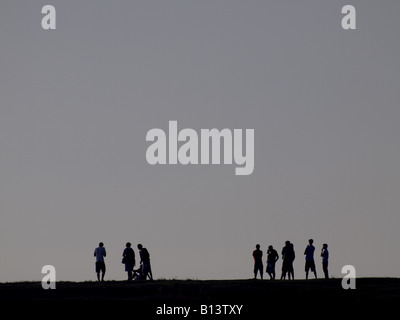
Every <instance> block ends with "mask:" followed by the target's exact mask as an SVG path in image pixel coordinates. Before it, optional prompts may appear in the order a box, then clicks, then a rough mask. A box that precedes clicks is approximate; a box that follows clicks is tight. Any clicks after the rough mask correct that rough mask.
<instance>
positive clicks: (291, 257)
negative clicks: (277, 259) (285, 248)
mask: <svg viewBox="0 0 400 320" xmlns="http://www.w3.org/2000/svg"><path fill="white" fill-rule="evenodd" d="M289 257H290V268H289V280H290V275H292V280H294V268H293V261H294V259H295V253H294V244H293V243H291V244H290V251H289Z"/></svg>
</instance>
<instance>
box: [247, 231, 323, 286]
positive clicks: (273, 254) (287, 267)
mask: <svg viewBox="0 0 400 320" xmlns="http://www.w3.org/2000/svg"><path fill="white" fill-rule="evenodd" d="M313 243H314V240H313V239H310V240H308V245H307V247H306V249H305V251H304V255H305V258H306V263H305V272H306V279H308V273H309V271H310V270H311V271H312V272H313V273H314V276H315V279H317V270H316V268H315V262H314V251H315V247H314V246H313ZM281 255H282V274H281V280H284V279H286V275H287V276H288V278H289V280H290V279H292V280H293V279H294V268H293V261H294V259H295V257H296V255H295V252H294V245H293V243H291V242H290V241H286V242H285V246H284V247H283V248H282V252H281ZM262 257H263V252H262V251H261V250H260V245H259V244H257V245H256V250H254V251H253V258H254V279H256V278H257V274H258V273H260V277H261V279H263V274H264V265H263V260H262ZM321 257H322V270H323V272H324V275H325V279H329V273H328V260H329V251H328V245H327V244H326V243H324V244H323V246H322V249H321ZM278 259H279V255H278V252H277V251H276V250H275V249H274V248H273V246H271V245H270V246H268V250H267V268H266V273H268V275H269V276H270V279H271V280H273V279H275V264H276V262H277V261H278Z"/></svg>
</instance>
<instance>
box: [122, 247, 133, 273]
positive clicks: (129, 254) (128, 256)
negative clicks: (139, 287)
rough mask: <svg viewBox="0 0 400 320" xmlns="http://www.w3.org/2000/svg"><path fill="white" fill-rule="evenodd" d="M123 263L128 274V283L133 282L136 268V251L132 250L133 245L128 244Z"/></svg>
mask: <svg viewBox="0 0 400 320" xmlns="http://www.w3.org/2000/svg"><path fill="white" fill-rule="evenodd" d="M122 256H123V258H122V263H124V264H125V271H126V272H128V281H131V280H132V271H133V267H134V266H135V251H133V249H132V248H131V243H130V242H127V243H126V248H125V249H124V252H123V253H122Z"/></svg>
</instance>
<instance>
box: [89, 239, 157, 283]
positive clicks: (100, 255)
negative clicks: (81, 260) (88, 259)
mask: <svg viewBox="0 0 400 320" xmlns="http://www.w3.org/2000/svg"><path fill="white" fill-rule="evenodd" d="M137 248H138V250H139V255H140V263H139V268H138V269H136V270H135V269H134V267H135V265H136V259H135V251H134V250H133V249H132V244H131V243H130V242H127V243H126V247H125V249H124V251H123V252H122V263H123V264H124V265H125V271H126V272H127V273H128V279H127V280H128V281H131V280H146V279H147V278H149V279H150V280H153V274H152V272H151V265H150V254H149V251H148V250H147V249H146V248H144V247H143V246H142V245H141V244H140V243H139V244H138V245H137ZM106 255H107V253H106V249H105V248H104V243H103V242H100V243H99V246H98V247H97V248H96V249H95V250H94V256H95V257H96V274H97V280H98V281H104V275H105V273H106V264H105V262H104V257H105V256H106ZM100 274H101V277H100Z"/></svg>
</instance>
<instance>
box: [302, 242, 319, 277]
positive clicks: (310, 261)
mask: <svg viewBox="0 0 400 320" xmlns="http://www.w3.org/2000/svg"><path fill="white" fill-rule="evenodd" d="M313 243H314V240H313V239H310V240H308V246H307V247H306V250H304V254H305V256H306V266H305V271H306V279H308V271H309V270H310V269H311V271H312V272H314V275H315V279H317V271H316V269H315V262H314V251H315V247H314V246H313Z"/></svg>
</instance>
